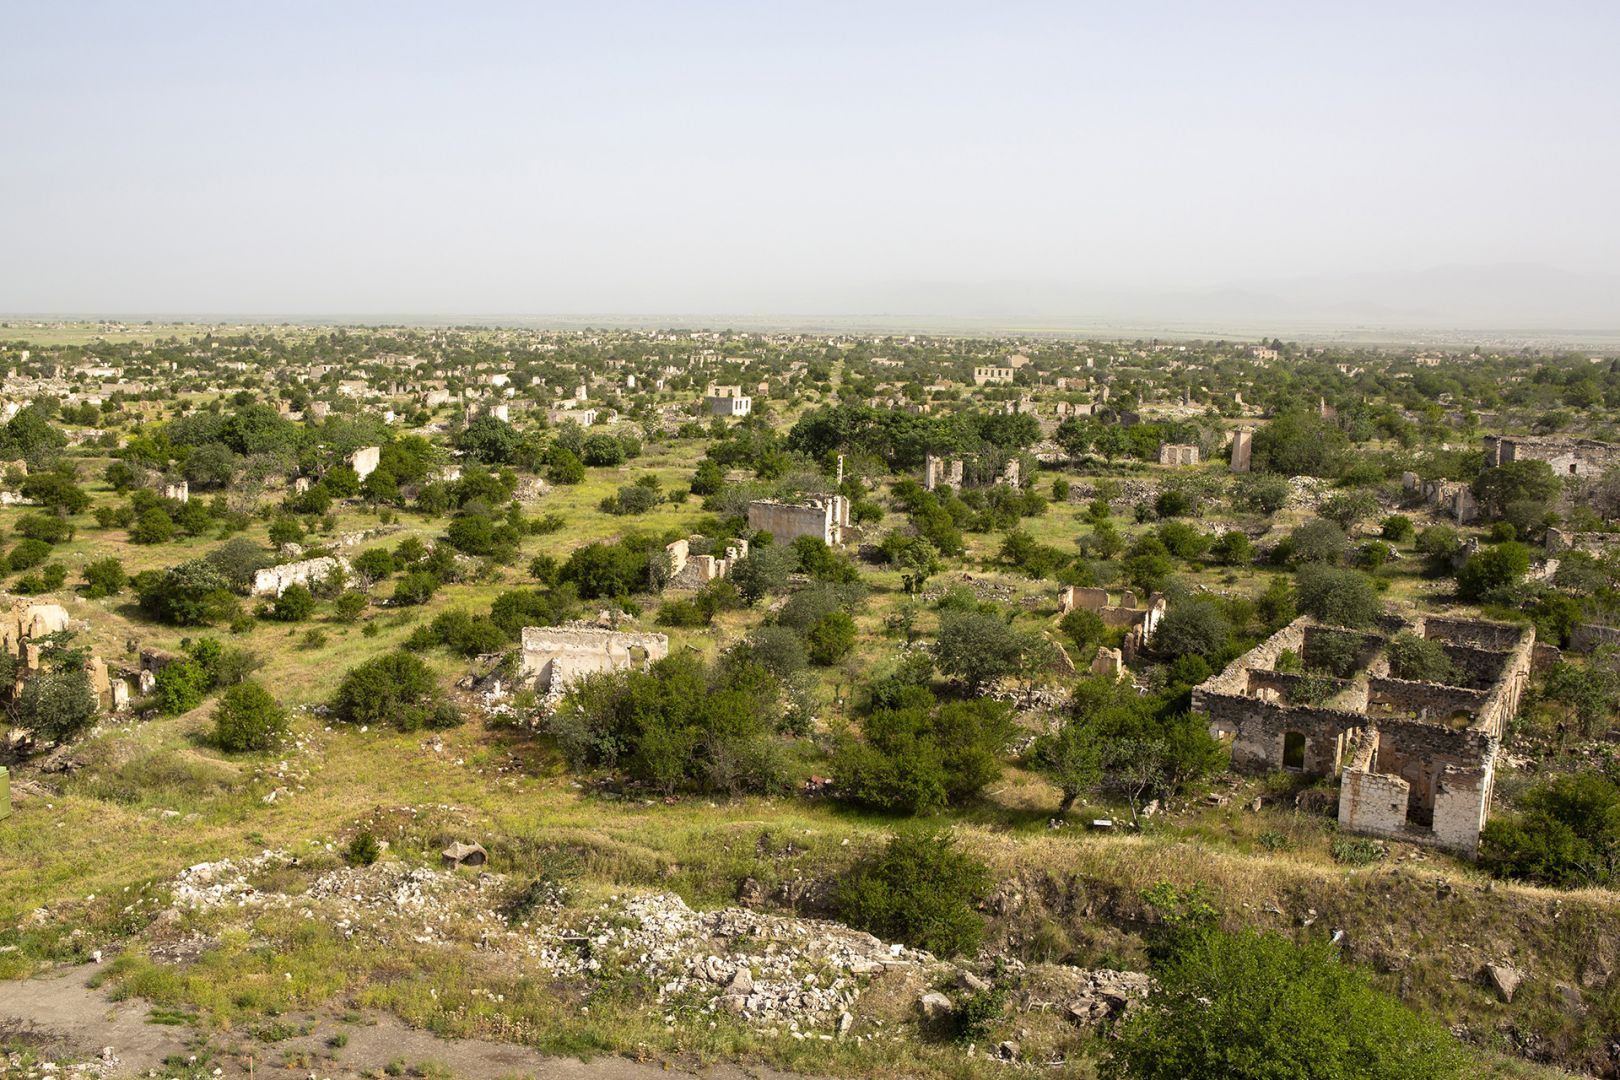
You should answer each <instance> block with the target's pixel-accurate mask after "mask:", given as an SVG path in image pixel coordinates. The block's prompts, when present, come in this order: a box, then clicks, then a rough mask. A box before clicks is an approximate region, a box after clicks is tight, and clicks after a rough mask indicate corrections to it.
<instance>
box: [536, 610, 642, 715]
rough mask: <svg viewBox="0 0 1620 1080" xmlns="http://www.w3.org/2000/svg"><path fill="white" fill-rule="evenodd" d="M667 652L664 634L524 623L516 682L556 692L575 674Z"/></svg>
mask: <svg viewBox="0 0 1620 1080" xmlns="http://www.w3.org/2000/svg"><path fill="white" fill-rule="evenodd" d="M668 655H669V637H668V636H667V635H665V634H636V633H627V632H624V631H620V630H608V629H604V628H603V627H600V626H590V625H578V624H576V625H572V626H525V627H524V628H523V660H522V663H521V665H520V666H519V668H518V680H519V681H520V682H530V681H533V683H534V684H535V688H536V689H538V690H540V691H541V692H542V693H545V694H547V695H548V696H551V697H557V696H559V695H560V694H562V692H563V691H565V690H567V689H568V687H569V686H570V685H572V684H573V683H574V682H575V681H576V680H577V679H579V678H581V677H583V676H585V675H592V674H595V673H597V672H602V671H623V670H626V669H628V668H632V667H638V666H645V665H647V664H650V663H652V662H653V661H655V660H662V659H663V658H664V657H666V656H668Z"/></svg>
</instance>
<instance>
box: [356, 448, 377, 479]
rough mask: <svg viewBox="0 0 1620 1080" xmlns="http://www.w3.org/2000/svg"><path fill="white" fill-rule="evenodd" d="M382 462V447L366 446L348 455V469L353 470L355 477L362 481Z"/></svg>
mask: <svg viewBox="0 0 1620 1080" xmlns="http://www.w3.org/2000/svg"><path fill="white" fill-rule="evenodd" d="M381 461H382V447H380V446H366V447H362V448H361V449H359V450H356V451H355V452H354V453H352V454H350V455H349V468H351V469H353V470H354V473H355V475H356V476H358V477H359V478H360V479H362V480H364V479H365V478H366V477H368V476H370V475H371V474H372V473H374V472H376V471H377V465H378V464H379V463H380V462H381Z"/></svg>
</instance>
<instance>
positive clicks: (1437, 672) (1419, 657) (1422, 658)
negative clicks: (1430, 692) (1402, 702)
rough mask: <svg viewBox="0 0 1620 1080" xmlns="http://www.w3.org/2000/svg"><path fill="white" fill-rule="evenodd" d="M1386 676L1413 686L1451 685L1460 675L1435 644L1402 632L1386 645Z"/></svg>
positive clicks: (1441, 647)
mask: <svg viewBox="0 0 1620 1080" xmlns="http://www.w3.org/2000/svg"><path fill="white" fill-rule="evenodd" d="M1388 653H1389V673H1390V674H1391V675H1393V676H1395V677H1396V678H1397V679H1410V680H1412V681H1413V682H1435V683H1455V682H1456V681H1457V679H1458V678H1460V676H1461V673H1460V672H1459V671H1458V670H1457V665H1456V664H1454V663H1452V662H1451V657H1449V656H1447V655H1446V650H1445V647H1444V646H1443V645H1441V644H1440V643H1439V642H1438V641H1430V640H1429V639H1428V638H1424V637H1419V636H1418V635H1416V634H1413V633H1409V632H1402V633H1399V634H1396V635H1395V636H1394V638H1392V639H1391V640H1390V643H1389V649H1388Z"/></svg>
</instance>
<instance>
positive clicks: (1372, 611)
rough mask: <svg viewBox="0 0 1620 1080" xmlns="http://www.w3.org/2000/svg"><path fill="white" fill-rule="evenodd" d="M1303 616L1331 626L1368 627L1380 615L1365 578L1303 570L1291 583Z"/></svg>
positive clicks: (1320, 569) (1321, 568)
mask: <svg viewBox="0 0 1620 1080" xmlns="http://www.w3.org/2000/svg"><path fill="white" fill-rule="evenodd" d="M1294 595H1295V602H1296V603H1297V605H1298V607H1299V610H1300V612H1301V613H1302V614H1305V615H1309V616H1311V617H1312V618H1315V619H1317V620H1318V621H1320V622H1324V623H1329V624H1331V625H1334V626H1350V627H1357V628H1360V627H1366V626H1371V625H1372V624H1373V622H1374V621H1375V620H1376V619H1377V618H1378V616H1379V614H1380V613H1381V612H1382V611H1383V605H1382V604H1380V603H1379V601H1378V594H1377V593H1376V592H1375V591H1374V590H1373V587H1372V583H1371V582H1370V581H1368V580H1367V576H1366V575H1365V574H1362V573H1360V572H1359V571H1356V570H1342V569H1339V568H1337V567H1332V566H1304V567H1301V568H1300V571H1299V573H1298V574H1297V575H1296V576H1295V579H1294Z"/></svg>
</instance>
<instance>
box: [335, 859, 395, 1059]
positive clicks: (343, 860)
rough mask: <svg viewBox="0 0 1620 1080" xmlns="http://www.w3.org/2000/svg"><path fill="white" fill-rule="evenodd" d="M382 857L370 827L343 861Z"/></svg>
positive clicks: (351, 862)
mask: <svg viewBox="0 0 1620 1080" xmlns="http://www.w3.org/2000/svg"><path fill="white" fill-rule="evenodd" d="M380 858H382V844H381V843H380V842H379V841H378V840H377V838H376V837H375V836H373V835H372V834H371V830H369V829H365V830H362V831H361V832H358V833H355V834H354V839H352V840H350V841H349V844H348V846H347V847H345V848H344V849H343V861H344V862H346V863H348V864H349V865H350V866H370V865H371V864H372V863H374V862H376V861H377V860H378V859H380ZM403 1071H404V1070H401V1072H403Z"/></svg>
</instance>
